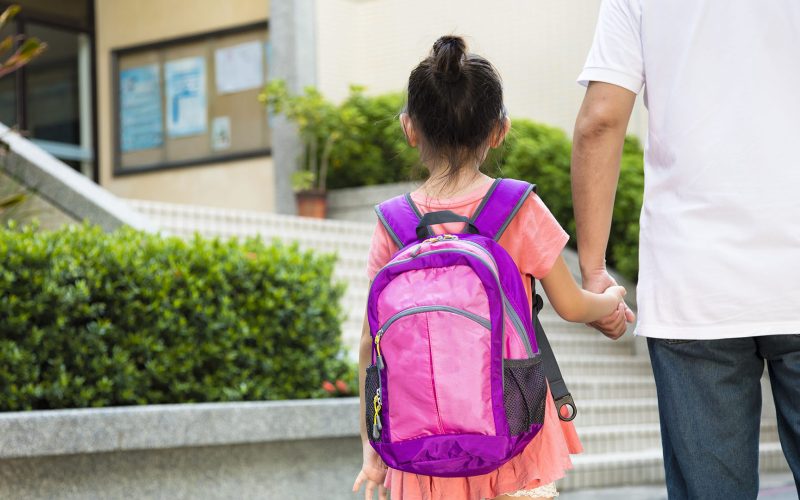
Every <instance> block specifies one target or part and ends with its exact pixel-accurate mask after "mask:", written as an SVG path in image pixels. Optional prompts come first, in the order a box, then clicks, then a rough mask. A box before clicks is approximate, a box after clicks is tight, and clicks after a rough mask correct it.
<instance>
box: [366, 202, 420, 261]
mask: <svg viewBox="0 0 800 500" xmlns="http://www.w3.org/2000/svg"><path fill="white" fill-rule="evenodd" d="M375 213H376V214H378V220H379V221H381V224H383V227H384V228H385V229H386V232H387V233H388V234H389V236H390V237H391V238H392V241H394V243H395V244H396V245H397V248H403V247H405V246H407V245H410V244H411V243H413V242H415V241H417V240H418V238H417V225H418V224H419V221H420V219H421V218H422V215H421V214H420V212H419V209H418V208H417V206H416V205H415V204H414V202H413V201H412V200H411V195H409V194H408V193H406V194H402V195H400V196H395V197H394V198H392V199H390V200H386V201H384V202H383V203H381V204H379V205H375Z"/></svg>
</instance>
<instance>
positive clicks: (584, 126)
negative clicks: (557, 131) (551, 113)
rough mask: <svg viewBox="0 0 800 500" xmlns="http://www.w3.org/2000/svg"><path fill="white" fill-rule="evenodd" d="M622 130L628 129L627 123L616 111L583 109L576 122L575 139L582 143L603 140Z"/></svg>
mask: <svg viewBox="0 0 800 500" xmlns="http://www.w3.org/2000/svg"><path fill="white" fill-rule="evenodd" d="M621 128H622V129H625V128H627V121H626V120H623V119H622V118H621V117H620V116H619V113H617V112H615V110H613V109H609V108H608V106H589V107H588V109H582V110H581V112H580V114H579V115H578V118H577V120H575V132H574V134H573V136H574V137H573V139H574V140H575V141H580V140H593V139H598V138H603V137H607V136H608V134H611V133H614V134H616V133H619V130H620V129H621Z"/></svg>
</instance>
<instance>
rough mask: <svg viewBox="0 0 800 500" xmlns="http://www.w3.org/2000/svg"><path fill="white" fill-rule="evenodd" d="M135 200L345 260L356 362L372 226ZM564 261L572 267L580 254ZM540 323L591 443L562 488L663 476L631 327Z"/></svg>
mask: <svg viewBox="0 0 800 500" xmlns="http://www.w3.org/2000/svg"><path fill="white" fill-rule="evenodd" d="M130 203H131V204H132V205H133V206H134V208H136V209H138V210H139V211H140V212H142V213H144V214H145V215H147V216H148V217H149V218H150V219H151V220H152V221H153V222H155V223H156V224H157V225H158V226H159V227H160V228H161V229H162V231H163V232H165V233H168V234H173V235H177V236H188V235H191V234H194V233H195V232H199V233H201V234H203V235H206V236H221V237H232V236H249V235H255V234H260V235H262V237H264V239H266V240H268V239H271V238H279V239H283V240H289V241H296V242H298V243H299V244H300V245H301V246H302V247H303V248H309V249H314V250H318V251H322V252H335V253H336V254H337V255H338V256H339V261H338V265H337V267H336V271H335V278H336V279H338V280H342V281H344V282H345V283H347V286H348V289H347V294H346V296H345V297H344V299H343V307H344V309H345V310H346V311H347V313H348V315H347V320H346V322H345V324H344V328H343V338H344V342H345V344H346V345H347V346H348V348H349V349H350V352H351V354H352V356H353V357H354V358H355V356H356V346H357V342H358V338H359V335H360V331H361V323H362V320H363V314H364V307H365V302H366V293H367V287H368V281H367V278H366V275H365V269H366V256H367V253H368V249H369V244H370V238H371V235H372V232H373V229H374V224H371V223H361V222H349V221H330V220H326V221H321V220H314V219H305V218H300V217H289V216H282V215H275V214H264V213H254V212H244V211H236V210H225V209H217V208H203V207H189V206H183V205H172V204H164V203H155V202H145V201H130ZM567 257H568V258H567V260H568V262H569V263H570V265H571V266H572V267H574V266H575V264H576V262H577V259H576V258H575V256H574V254H571V255H568V256H567ZM631 292H632V291H631ZM632 295H633V294H630V295H629V296H632ZM541 320H542V324H543V326H544V329H545V331H546V332H547V333H548V336H549V338H550V341H551V343H552V345H553V350H554V351H555V353H556V355H557V356H558V359H559V363H560V365H561V369H562V371H563V373H564V376H565V379H566V381H567V384H568V385H569V387H570V390H571V392H572V395H573V397H574V398H575V401H576V404H577V405H578V417H577V418H576V420H575V424H576V426H577V428H578V434H579V435H580V437H581V440H582V442H583V445H584V448H585V452H584V453H583V454H581V455H578V456H575V457H573V464H574V468H575V469H574V471H573V472H571V473H569V474H568V475H567V477H566V478H565V479H564V480H563V481H561V484H560V488H561V489H562V490H571V489H579V488H600V487H607V486H616V485H628V486H630V485H639V484H653V483H661V482H663V478H664V472H663V465H662V459H661V442H660V433H659V425H658V408H657V404H656V392H655V385H654V383H653V377H652V373H651V368H650V361H649V358H648V357H647V354H646V347H645V345H644V341H643V339H635V338H634V337H633V336H632V335H631V334H630V333H629V334H627V335H625V336H624V337H623V338H622V339H620V340H618V341H611V340H608V339H606V338H605V337H603V336H602V335H600V334H599V333H597V332H596V331H594V330H592V329H590V328H588V327H586V326H583V325H576V324H570V323H566V322H564V321H563V320H561V319H560V318H559V317H558V316H557V315H556V314H555V313H554V312H553V310H552V308H550V307H548V305H547V304H546V305H545V309H544V310H543V311H542V314H541ZM763 385H764V389H765V391H764V415H763V420H762V430H761V433H762V438H761V440H762V445H761V469H762V471H764V472H767V471H769V472H784V471H788V466H787V465H786V462H785V459H784V458H783V454H782V452H781V448H780V444H779V443H778V437H777V430H776V425H775V416H774V415H775V410H774V407H773V406H772V398H771V395H770V391H769V383H768V382H767V383H764V384H763Z"/></svg>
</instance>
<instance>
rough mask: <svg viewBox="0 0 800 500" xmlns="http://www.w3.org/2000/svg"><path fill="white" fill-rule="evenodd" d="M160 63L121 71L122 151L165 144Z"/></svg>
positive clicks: (151, 147)
mask: <svg viewBox="0 0 800 500" xmlns="http://www.w3.org/2000/svg"><path fill="white" fill-rule="evenodd" d="M160 73H161V72H160V71H159V67H158V65H157V64H148V65H146V66H139V67H135V68H129V69H125V70H123V71H121V72H120V82H119V100H120V136H121V147H122V151H123V152H129V151H140V150H143V149H153V148H158V147H161V146H162V145H163V144H164V129H163V126H162V123H163V114H162V109H161V79H160Z"/></svg>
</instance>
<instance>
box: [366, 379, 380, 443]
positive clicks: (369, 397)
mask: <svg viewBox="0 0 800 500" xmlns="http://www.w3.org/2000/svg"><path fill="white" fill-rule="evenodd" d="M379 376H380V375H379V373H378V367H377V366H375V365H372V366H370V367H368V368H367V375H366V378H365V380H364V403H365V405H366V410H367V411H366V418H367V437H368V438H369V440H370V441H378V440H379V439H380V437H381V434H380V433H381V430H383V423H382V422H381V415H380V408H381V392H380V391H381V381H380V379H379V378H378V377H379ZM376 410H377V411H376ZM376 415H377V416H376Z"/></svg>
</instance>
